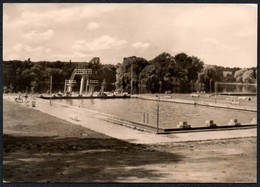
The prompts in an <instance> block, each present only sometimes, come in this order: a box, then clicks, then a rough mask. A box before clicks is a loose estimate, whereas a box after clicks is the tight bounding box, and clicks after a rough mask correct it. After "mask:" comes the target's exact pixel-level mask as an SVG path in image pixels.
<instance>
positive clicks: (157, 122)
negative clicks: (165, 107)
mask: <svg viewBox="0 0 260 187" xmlns="http://www.w3.org/2000/svg"><path fill="white" fill-rule="evenodd" d="M157 97H158V101H157V128H156V129H157V132H156V134H159V116H160V114H159V102H160V98H159V96H157Z"/></svg>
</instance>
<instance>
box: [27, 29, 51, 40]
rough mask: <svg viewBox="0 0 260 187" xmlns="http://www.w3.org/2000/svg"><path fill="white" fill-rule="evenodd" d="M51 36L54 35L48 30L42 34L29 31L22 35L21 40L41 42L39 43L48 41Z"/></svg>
mask: <svg viewBox="0 0 260 187" xmlns="http://www.w3.org/2000/svg"><path fill="white" fill-rule="evenodd" d="M53 35H54V32H53V30H50V29H49V30H47V31H46V32H42V33H41V32H37V31H31V32H29V33H26V34H24V35H23V38H25V39H26V40H28V41H31V42H41V41H46V40H50V39H51V38H52V36H53Z"/></svg>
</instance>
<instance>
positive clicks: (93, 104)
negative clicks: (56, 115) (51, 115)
mask: <svg viewBox="0 0 260 187" xmlns="http://www.w3.org/2000/svg"><path fill="white" fill-rule="evenodd" d="M56 102H62V103H64V104H68V105H73V106H80V107H82V108H87V109H90V110H95V111H98V112H102V113H107V114H112V115H115V116H118V117H119V118H121V119H124V120H130V121H133V122H138V123H146V124H148V125H150V126H153V127H156V124H157V106H158V102H157V101H150V100H143V99H138V98H131V99H77V100H75V99H66V100H65V99H64V100H59V101H56ZM159 114H160V115H159V124H160V127H161V128H174V127H176V126H177V125H178V124H179V122H180V121H187V122H188V124H190V125H191V126H193V127H198V126H205V122H206V120H214V122H215V123H216V124H217V125H227V124H228V122H229V121H230V119H234V118H236V119H238V121H239V122H240V123H250V122H251V120H252V119H253V118H256V116H257V112H249V111H238V110H231V109H223V108H214V107H206V106H193V105H188V104H180V103H170V102H159ZM144 118H145V120H144ZM148 118H149V119H148Z"/></svg>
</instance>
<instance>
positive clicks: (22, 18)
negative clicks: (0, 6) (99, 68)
mask: <svg viewBox="0 0 260 187" xmlns="http://www.w3.org/2000/svg"><path fill="white" fill-rule="evenodd" d="M27 6H28V5H27ZM19 7H20V9H21V10H23V11H22V12H21V14H20V15H19V17H17V18H13V19H12V20H10V21H9V22H7V25H8V26H13V27H16V28H17V27H24V26H27V25H29V26H46V25H50V24H54V23H61V24H66V23H69V22H76V21H81V20H83V19H87V18H91V17H98V16H100V15H102V14H105V13H108V12H111V11H113V10H114V9H115V6H98V5H93V4H92V5H91V4H85V5H81V6H72V5H69V4H68V5H64V6H58V5H56V6H55V5H54V6H52V8H50V10H48V9H46V7H45V5H43V4H39V5H38V6H37V5H35V6H34V7H35V8H32V7H27V8H28V9H27V10H26V9H23V8H22V7H26V4H25V5H19ZM41 7H42V10H41ZM44 7H45V8H44ZM8 13H10V12H8V11H7V10H5V14H8Z"/></svg>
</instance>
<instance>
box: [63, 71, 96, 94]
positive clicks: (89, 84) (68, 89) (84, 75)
mask: <svg viewBox="0 0 260 187" xmlns="http://www.w3.org/2000/svg"><path fill="white" fill-rule="evenodd" d="M76 75H80V76H81V81H80V90H79V95H80V96H82V95H83V91H84V84H85V83H86V90H85V92H86V93H88V89H89V91H91V93H92V94H93V92H94V86H95V85H97V84H98V80H90V76H91V75H92V69H82V68H76V69H74V70H73V72H72V74H71V76H70V79H69V80H65V85H64V94H65V93H72V91H73V87H74V86H75V85H76V83H77V82H76V80H74V78H75V76H76Z"/></svg>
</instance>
